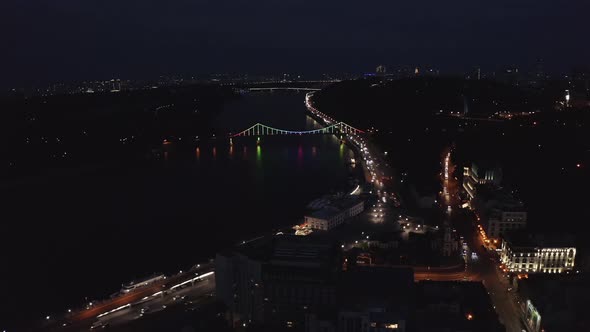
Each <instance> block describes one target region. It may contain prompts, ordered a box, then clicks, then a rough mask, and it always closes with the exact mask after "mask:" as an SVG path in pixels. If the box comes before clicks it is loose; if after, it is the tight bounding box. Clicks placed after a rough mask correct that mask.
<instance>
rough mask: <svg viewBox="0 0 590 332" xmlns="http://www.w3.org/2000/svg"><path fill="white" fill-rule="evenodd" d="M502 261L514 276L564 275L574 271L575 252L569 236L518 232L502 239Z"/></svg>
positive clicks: (507, 234)
mask: <svg viewBox="0 0 590 332" xmlns="http://www.w3.org/2000/svg"><path fill="white" fill-rule="evenodd" d="M500 259H501V261H502V263H503V264H504V265H505V266H506V269H507V270H508V271H509V272H511V273H518V274H528V273H564V272H568V271H571V270H573V269H574V265H575V259H576V248H575V247H574V240H573V238H572V237H571V236H568V235H563V234H531V233H528V232H527V231H526V230H517V231H513V232H509V233H506V234H504V235H503V237H502V247H501V253H500Z"/></svg>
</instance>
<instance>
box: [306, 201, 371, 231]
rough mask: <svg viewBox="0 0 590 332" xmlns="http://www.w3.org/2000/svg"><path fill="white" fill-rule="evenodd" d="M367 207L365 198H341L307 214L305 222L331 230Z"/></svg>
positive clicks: (321, 228)
mask: <svg viewBox="0 0 590 332" xmlns="http://www.w3.org/2000/svg"><path fill="white" fill-rule="evenodd" d="M364 209H365V203H364V201H363V200H360V199H357V198H351V197H346V198H341V199H338V200H334V201H332V202H331V203H330V204H329V205H325V206H323V207H322V208H321V209H320V210H317V211H314V212H312V213H311V214H309V215H306V216H305V223H306V224H307V225H309V226H310V227H311V228H312V229H319V230H325V231H327V230H330V229H332V228H334V227H336V226H339V225H341V224H342V223H343V222H345V221H346V220H347V219H350V218H352V217H355V216H357V215H359V214H360V213H362V212H363V211H364Z"/></svg>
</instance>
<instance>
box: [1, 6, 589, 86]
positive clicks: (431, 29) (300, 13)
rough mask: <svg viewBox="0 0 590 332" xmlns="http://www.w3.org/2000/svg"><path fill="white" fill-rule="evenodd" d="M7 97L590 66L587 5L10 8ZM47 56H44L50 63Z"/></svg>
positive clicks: (4, 13)
mask: <svg viewBox="0 0 590 332" xmlns="http://www.w3.org/2000/svg"><path fill="white" fill-rule="evenodd" d="M2 7H4V8H3V9H2V10H0V13H1V14H0V20H1V21H2V22H3V23H4V24H3V27H4V29H3V31H5V34H6V35H5V36H4V38H3V39H4V41H5V42H4V45H5V47H6V49H7V50H8V51H7V52H6V53H5V54H6V55H7V57H6V59H5V60H4V61H3V62H2V65H3V67H4V69H3V80H2V82H0V85H2V86H6V87H8V88H21V87H24V86H32V85H43V84H48V83H54V82H72V81H84V80H103V79H105V80H106V79H110V78H125V79H148V78H154V77H158V76H160V75H187V76H190V75H195V76H198V75H203V74H206V73H225V72H239V73H246V72H249V73H301V74H303V75H310V74H312V73H313V74H321V73H328V72H331V73H334V72H352V73H363V72H367V71H371V72H372V71H374V69H375V67H376V66H377V65H380V64H384V65H386V66H390V67H391V66H392V67H396V66H398V64H399V66H431V67H434V68H437V69H439V70H441V72H445V73H460V72H466V71H469V70H473V69H474V68H477V67H480V68H481V69H482V71H485V72H492V71H496V70H498V69H501V68H503V67H507V66H516V67H520V68H523V69H524V70H526V69H527V68H532V67H534V65H535V63H536V61H537V59H543V63H544V70H545V71H546V72H548V73H557V72H561V73H563V72H569V70H570V69H571V68H572V67H575V66H588V62H587V59H588V58H589V56H590V46H588V45H587V44H584V43H582V41H581V40H579V38H578V35H579V34H578V33H576V32H577V31H584V27H585V21H586V20H585V13H587V12H588V10H589V9H590V5H589V4H588V3H582V2H579V3H575V4H569V6H562V5H558V4H555V3H554V2H552V1H549V0H541V1H529V0H526V1H524V3H521V4H514V3H512V2H508V1H496V2H494V3H491V4H476V3H473V2H470V1H465V0H460V1H458V2H456V3H453V4H449V3H439V2H437V1H426V0H424V1H421V2H420V3H412V4H410V3H405V4H399V3H388V2H384V3H375V4H364V3H356V2H352V1H344V2H342V1H338V2H334V1H324V2H322V3H321V4H317V3H312V2H309V3H306V2H305V1H302V2H296V1H286V2H281V3H273V2H270V1H256V2H240V3H235V2H232V3H231V4H229V3H226V2H223V1H221V2H220V1H215V2H212V1H196V2H186V1H181V2H178V3H173V4H158V3H156V2H154V1H150V0H148V1H142V2H127V3H119V2H116V3H115V2H112V1H109V2H100V3H88V2H84V3H78V2H75V1H70V0H66V1H62V2H60V3H51V4H45V3H43V2H41V1H36V0H33V1H29V3H26V4H25V3H21V2H17V1H7V2H4V3H3V5H2ZM41 55H42V56H41Z"/></svg>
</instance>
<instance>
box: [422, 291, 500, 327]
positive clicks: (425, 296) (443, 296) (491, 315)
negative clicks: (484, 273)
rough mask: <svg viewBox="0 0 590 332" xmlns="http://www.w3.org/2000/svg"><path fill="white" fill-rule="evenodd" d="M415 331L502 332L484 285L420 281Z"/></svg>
mask: <svg viewBox="0 0 590 332" xmlns="http://www.w3.org/2000/svg"><path fill="white" fill-rule="evenodd" d="M415 288H416V296H415V297H416V302H417V305H416V313H415V317H417V319H416V321H415V322H414V323H415V324H414V325H415V326H414V329H412V331H418V332H435V331H436V332H440V331H462V332H503V331H505V329H504V327H503V326H502V324H501V323H500V321H499V320H498V315H497V314H496V311H495V310H494V307H493V306H492V303H491V300H490V297H489V296H488V294H487V291H486V289H485V287H484V286H483V285H482V284H481V282H460V281H442V282H441V281H420V282H418V283H417V284H416V287H415Z"/></svg>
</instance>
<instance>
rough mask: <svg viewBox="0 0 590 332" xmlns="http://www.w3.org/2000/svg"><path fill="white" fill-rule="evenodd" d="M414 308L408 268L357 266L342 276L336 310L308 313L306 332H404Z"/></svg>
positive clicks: (412, 287) (409, 269) (411, 273)
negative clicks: (321, 313)
mask: <svg viewBox="0 0 590 332" xmlns="http://www.w3.org/2000/svg"><path fill="white" fill-rule="evenodd" d="M414 307H415V303H414V273H413V271H412V269H411V268H389V267H387V268H385V267H356V268H354V269H350V270H348V271H346V272H343V273H342V278H341V280H340V283H339V288H338V306H337V308H336V310H335V311H334V312H332V313H330V314H327V313H326V312H324V314H323V315H320V314H315V313H312V314H309V315H308V317H307V320H306V332H320V331H322V332H323V331H338V332H403V331H406V328H407V325H408V321H409V320H410V319H411V318H412V315H413V312H414ZM320 327H322V328H320Z"/></svg>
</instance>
